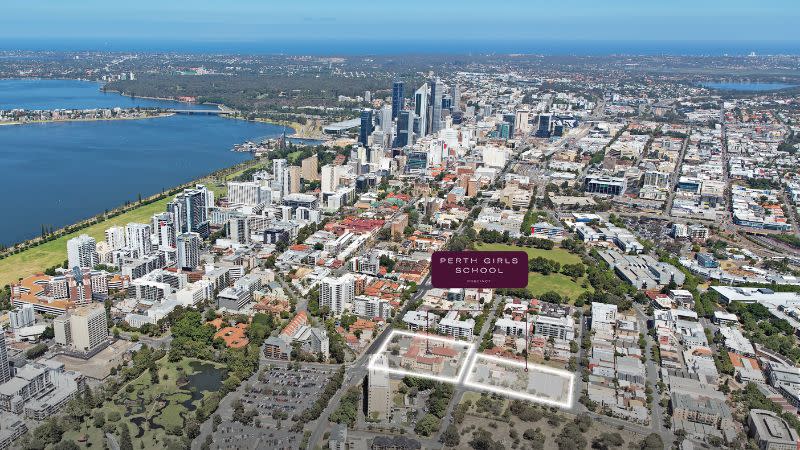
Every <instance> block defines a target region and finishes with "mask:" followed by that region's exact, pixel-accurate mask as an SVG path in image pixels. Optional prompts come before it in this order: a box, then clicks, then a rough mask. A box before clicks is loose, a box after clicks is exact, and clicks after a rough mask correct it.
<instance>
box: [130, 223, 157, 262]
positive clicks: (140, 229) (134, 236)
mask: <svg viewBox="0 0 800 450" xmlns="http://www.w3.org/2000/svg"><path fill="white" fill-rule="evenodd" d="M150 234H151V228H150V225H148V224H146V223H135V222H132V223H129V224H128V225H127V226H126V227H125V243H126V246H127V247H129V248H132V249H134V250H136V252H137V257H138V258H141V257H143V256H145V255H149V254H150V253H151V252H152V251H153V243H152V242H151V241H150Z"/></svg>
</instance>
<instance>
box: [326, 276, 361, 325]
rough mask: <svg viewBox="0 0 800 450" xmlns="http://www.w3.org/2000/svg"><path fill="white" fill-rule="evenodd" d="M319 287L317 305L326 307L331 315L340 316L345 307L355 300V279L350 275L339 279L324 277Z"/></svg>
mask: <svg viewBox="0 0 800 450" xmlns="http://www.w3.org/2000/svg"><path fill="white" fill-rule="evenodd" d="M319 286H320V287H319V305H320V306H327V307H328V309H329V310H330V312H331V314H334V315H337V316H338V315H341V314H342V313H343V312H344V307H345V305H346V304H348V303H352V302H353V298H355V292H356V279H355V277H354V276H353V275H352V274H346V275H343V276H341V277H339V278H332V277H325V278H323V279H322V280H321V281H320V283H319Z"/></svg>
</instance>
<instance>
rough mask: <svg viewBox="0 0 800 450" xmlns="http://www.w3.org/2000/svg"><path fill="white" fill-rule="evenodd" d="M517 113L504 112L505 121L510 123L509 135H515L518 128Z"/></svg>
mask: <svg viewBox="0 0 800 450" xmlns="http://www.w3.org/2000/svg"><path fill="white" fill-rule="evenodd" d="M516 121H517V115H516V114H503V122H506V123H508V135H509V137H511V136H514V133H516V129H517V124H516Z"/></svg>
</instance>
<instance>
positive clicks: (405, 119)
mask: <svg viewBox="0 0 800 450" xmlns="http://www.w3.org/2000/svg"><path fill="white" fill-rule="evenodd" d="M413 126H414V113H413V112H412V111H408V110H404V111H400V115H398V116H397V137H396V138H395V140H394V145H393V146H394V147H405V146H406V145H411V144H413V143H414V142H413V136H414V131H413Z"/></svg>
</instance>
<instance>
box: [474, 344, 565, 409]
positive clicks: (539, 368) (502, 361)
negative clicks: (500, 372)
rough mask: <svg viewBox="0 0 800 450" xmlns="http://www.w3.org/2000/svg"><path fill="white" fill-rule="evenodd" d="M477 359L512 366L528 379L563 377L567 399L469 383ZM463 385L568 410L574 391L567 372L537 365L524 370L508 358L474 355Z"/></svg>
mask: <svg viewBox="0 0 800 450" xmlns="http://www.w3.org/2000/svg"><path fill="white" fill-rule="evenodd" d="M479 359H483V360H487V361H492V362H494V363H496V364H497V365H500V366H512V367H513V369H512V370H519V371H523V370H525V371H526V373H527V376H528V377H532V376H535V373H536V372H540V373H545V374H548V375H556V376H560V377H564V379H565V380H566V381H567V399H566V401H563V402H559V401H557V400H553V399H550V398H547V397H542V396H538V395H534V394H530V393H524V392H521V391H517V390H512V389H506V388H503V387H500V386H494V385H491V384H488V383H479V382H475V381H471V379H472V378H473V374H474V370H475V367H476V366H477V364H478V360H479ZM464 385H465V386H469V387H472V388H475V389H480V390H485V391H491V392H495V393H498V394H502V395H506V396H509V397H513V398H518V399H521V400H529V401H532V402H536V403H544V404H547V405H551V406H558V407H560V408H566V409H570V408H572V400H573V399H572V397H573V392H574V389H575V374H574V373H572V372H568V371H566V370H560V369H555V368H553V367H548V366H542V365H539V364H527V370H526V364H525V363H524V362H522V361H516V360H513V359H508V358H498V357H496V356H490V355H484V354H480V353H476V354H475V356H474V358H472V361H470V365H469V370H468V372H467V379H466V380H465V381H464Z"/></svg>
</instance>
